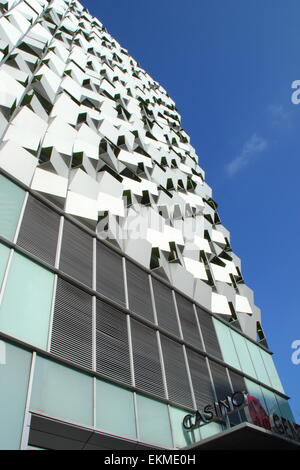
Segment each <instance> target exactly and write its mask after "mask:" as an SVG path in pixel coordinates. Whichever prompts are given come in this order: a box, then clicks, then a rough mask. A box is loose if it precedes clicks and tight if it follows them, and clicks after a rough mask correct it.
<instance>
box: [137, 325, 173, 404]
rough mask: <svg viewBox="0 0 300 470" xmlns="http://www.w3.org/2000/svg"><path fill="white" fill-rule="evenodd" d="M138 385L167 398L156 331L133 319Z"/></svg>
mask: <svg viewBox="0 0 300 470" xmlns="http://www.w3.org/2000/svg"><path fill="white" fill-rule="evenodd" d="M131 336H132V349H133V362H134V374H135V383H136V386H137V387H139V388H141V389H142V390H145V391H147V392H151V393H154V394H155V395H157V396H159V397H163V398H165V392H164V386H163V378H162V371H161V364H160V358H159V353H158V343H157V338H156V332H155V331H154V330H152V329H151V328H149V327H148V326H145V325H143V324H142V323H139V322H138V321H136V320H132V319H131Z"/></svg>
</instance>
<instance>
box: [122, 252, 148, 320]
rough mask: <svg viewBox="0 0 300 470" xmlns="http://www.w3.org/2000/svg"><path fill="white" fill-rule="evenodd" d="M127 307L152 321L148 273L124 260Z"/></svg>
mask: <svg viewBox="0 0 300 470" xmlns="http://www.w3.org/2000/svg"><path fill="white" fill-rule="evenodd" d="M126 274H127V286H128V297H129V308H130V309H131V310H133V311H134V312H135V313H137V314H139V315H141V316H142V317H144V318H146V319H147V320H150V321H152V322H153V321H154V317H153V308H152V300H151V292H150V283H149V276H148V274H147V273H146V272H145V271H143V269H141V268H139V267H138V266H136V265H135V264H134V263H131V261H128V260H126Z"/></svg>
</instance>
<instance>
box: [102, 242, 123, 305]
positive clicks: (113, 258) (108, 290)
mask: <svg viewBox="0 0 300 470" xmlns="http://www.w3.org/2000/svg"><path fill="white" fill-rule="evenodd" d="M96 278H97V291H98V292H101V293H102V294H103V295H105V296H106V297H109V298H110V299H112V300H114V301H116V302H119V303H121V304H122V305H125V289H124V275H123V263H122V257H121V256H120V255H118V254H117V253H115V252H114V251H112V250H110V249H109V248H107V247H106V246H105V245H103V244H102V243H99V242H97V271H96Z"/></svg>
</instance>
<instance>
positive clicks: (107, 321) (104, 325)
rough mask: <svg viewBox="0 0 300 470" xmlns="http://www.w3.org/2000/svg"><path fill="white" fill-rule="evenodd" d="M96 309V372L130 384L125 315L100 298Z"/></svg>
mask: <svg viewBox="0 0 300 470" xmlns="http://www.w3.org/2000/svg"><path fill="white" fill-rule="evenodd" d="M96 311H97V317H96V361H97V366H96V368H97V372H99V373H101V374H104V375H106V376H107V377H109V378H112V379H115V380H119V381H121V382H123V383H125V384H131V374H130V358H129V346H128V332H127V322H126V315H125V314H124V313H122V312H119V311H118V310H117V309H115V308H113V307H112V306H110V305H108V304H106V303H105V302H102V301H101V300H97V307H96Z"/></svg>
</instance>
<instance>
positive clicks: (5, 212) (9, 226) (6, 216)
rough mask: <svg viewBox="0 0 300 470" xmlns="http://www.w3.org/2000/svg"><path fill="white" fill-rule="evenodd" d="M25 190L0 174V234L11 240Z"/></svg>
mask: <svg viewBox="0 0 300 470" xmlns="http://www.w3.org/2000/svg"><path fill="white" fill-rule="evenodd" d="M24 197H25V191H23V189H21V188H19V187H18V186H17V185H15V184H14V183H12V182H11V181H9V180H8V179H7V178H5V177H4V176H2V175H0V235H1V236H3V237H5V238H7V239H8V240H11V241H12V240H13V238H14V234H15V231H16V228H17V224H18V221H19V217H20V212H21V209H22V205H23V201H24Z"/></svg>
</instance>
